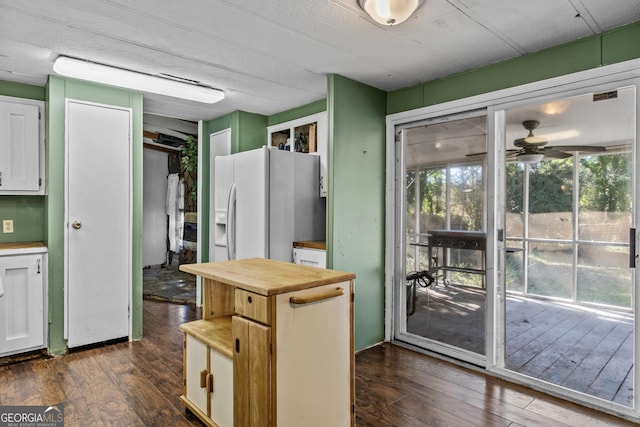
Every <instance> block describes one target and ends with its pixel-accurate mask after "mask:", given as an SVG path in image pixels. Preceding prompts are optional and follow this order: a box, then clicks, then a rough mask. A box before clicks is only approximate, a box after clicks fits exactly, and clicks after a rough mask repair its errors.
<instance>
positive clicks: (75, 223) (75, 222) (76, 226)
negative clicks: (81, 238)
mask: <svg viewBox="0 0 640 427" xmlns="http://www.w3.org/2000/svg"><path fill="white" fill-rule="evenodd" d="M71 226H72V227H73V228H75V229H76V230H80V229H81V228H82V223H81V222H80V221H73V223H72V224H71Z"/></svg>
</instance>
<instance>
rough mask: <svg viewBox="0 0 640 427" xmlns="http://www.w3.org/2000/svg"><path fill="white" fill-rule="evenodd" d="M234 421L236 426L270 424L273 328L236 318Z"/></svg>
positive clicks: (234, 332)
mask: <svg viewBox="0 0 640 427" xmlns="http://www.w3.org/2000/svg"><path fill="white" fill-rule="evenodd" d="M232 333H233V341H234V349H233V350H234V352H233V383H234V389H233V420H234V425H236V426H256V427H257V426H270V425H272V417H271V413H272V412H271V328H270V327H268V326H264V325H261V324H259V323H256V322H253V321H251V320H247V319H244V318H242V317H239V316H234V317H233V322H232Z"/></svg>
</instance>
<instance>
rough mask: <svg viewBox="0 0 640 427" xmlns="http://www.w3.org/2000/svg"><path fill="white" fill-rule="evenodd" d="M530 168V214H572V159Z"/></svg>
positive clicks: (533, 165)
mask: <svg viewBox="0 0 640 427" xmlns="http://www.w3.org/2000/svg"><path fill="white" fill-rule="evenodd" d="M529 168H530V170H529V172H530V174H529V182H530V183H529V213H532V214H536V213H547V212H571V211H572V207H573V161H572V159H571V158H567V159H563V160H548V161H544V162H538V163H533V164H531V165H529Z"/></svg>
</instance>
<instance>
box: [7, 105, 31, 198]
mask: <svg viewBox="0 0 640 427" xmlns="http://www.w3.org/2000/svg"><path fill="white" fill-rule="evenodd" d="M39 138H40V136H39V122H38V107H37V106H36V105H26V104H19V103H14V102H6V101H0V153H1V154H0V191H26V192H37V191H38V190H39V189H40V153H39V142H40V140H39Z"/></svg>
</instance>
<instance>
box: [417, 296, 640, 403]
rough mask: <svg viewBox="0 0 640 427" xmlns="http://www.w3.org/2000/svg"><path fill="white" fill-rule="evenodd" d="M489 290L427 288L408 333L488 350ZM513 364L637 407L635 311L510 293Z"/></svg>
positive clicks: (508, 355) (526, 372)
mask: <svg viewBox="0 0 640 427" xmlns="http://www.w3.org/2000/svg"><path fill="white" fill-rule="evenodd" d="M484 299H485V295H484V291H482V290H480V289H477V288H469V287H464V286H456V285H451V286H449V287H447V288H445V287H443V286H441V285H438V286H433V287H431V288H428V292H427V290H425V289H420V290H419V291H418V293H417V299H416V311H415V313H414V314H413V315H411V316H409V317H408V319H407V331H408V332H409V333H411V334H416V335H419V336H422V337H426V338H429V339H432V340H435V341H439V342H443V343H446V344H450V345H454V346H458V347H460V348H464V349H467V350H471V351H475V352H476V353H479V354H484V346H485V342H484V316H485V302H484ZM506 337H507V346H506V349H505V355H506V360H505V366H506V367H507V368H508V369H511V370H513V371H515V372H518V373H522V374H524V375H528V376H531V377H534V378H538V379H541V380H544V381H548V382H551V383H554V384H557V385H561V386H563V387H568V388H571V389H573V390H576V391H580V392H584V393H587V394H590V395H593V396H596V397H599V398H602V399H606V400H609V401H613V402H616V403H621V404H624V405H627V406H630V405H631V404H632V392H633V315H632V314H631V313H628V312H625V311H616V310H607V309H591V308H588V307H584V306H579V305H573V304H569V303H564V302H556V301H549V300H542V299H536V298H528V297H524V296H509V297H508V298H507V319H506Z"/></svg>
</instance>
